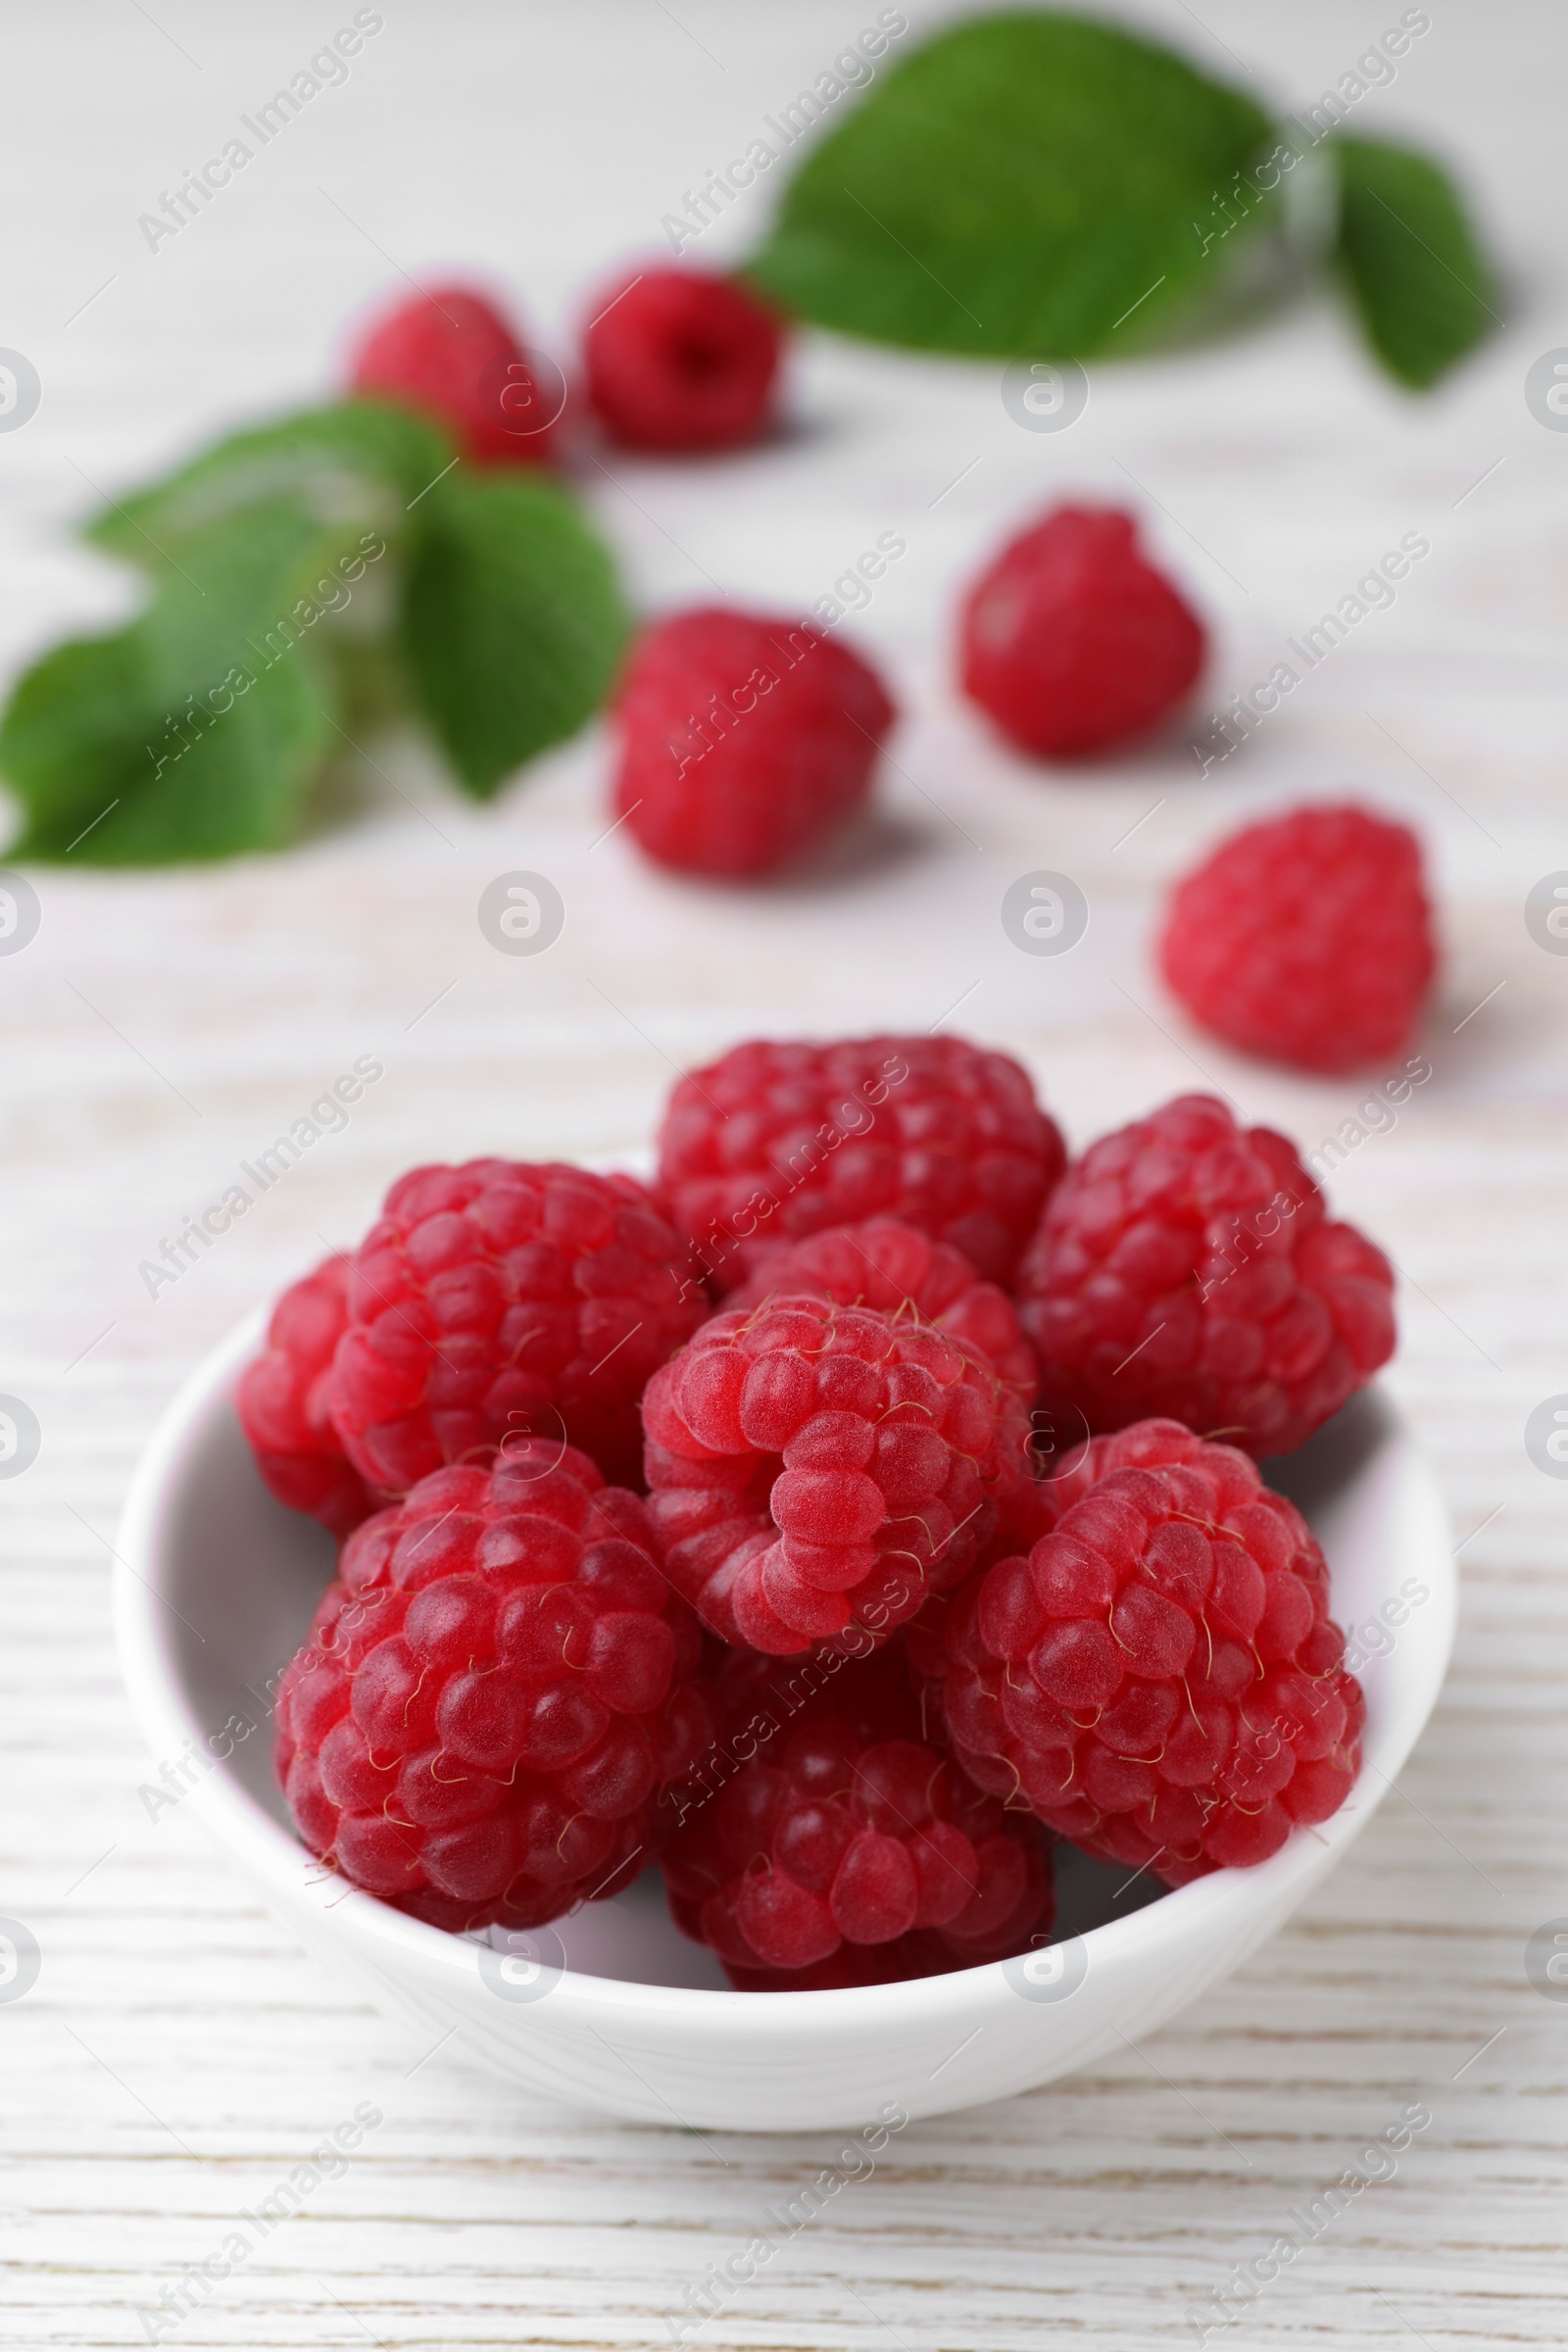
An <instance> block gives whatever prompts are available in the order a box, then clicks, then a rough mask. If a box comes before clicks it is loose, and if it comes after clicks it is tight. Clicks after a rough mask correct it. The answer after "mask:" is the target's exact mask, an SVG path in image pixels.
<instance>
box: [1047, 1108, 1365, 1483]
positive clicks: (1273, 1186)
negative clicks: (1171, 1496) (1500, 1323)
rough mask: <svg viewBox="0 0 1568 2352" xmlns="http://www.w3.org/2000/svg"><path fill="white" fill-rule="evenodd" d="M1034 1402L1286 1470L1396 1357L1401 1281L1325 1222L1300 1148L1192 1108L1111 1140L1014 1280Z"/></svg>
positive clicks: (1056, 1202)
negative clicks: (1193, 1434)
mask: <svg viewBox="0 0 1568 2352" xmlns="http://www.w3.org/2000/svg"><path fill="white" fill-rule="evenodd" d="M1016 1297H1017V1300H1018V1319H1019V1321H1020V1322H1021V1323H1022V1325H1023V1328H1024V1330H1025V1331H1026V1332H1027V1334H1028V1335H1029V1338H1030V1339H1031V1340H1032V1341H1033V1342H1034V1345H1035V1350H1036V1353H1037V1354H1038V1355H1039V1357H1040V1363H1041V1377H1042V1391H1041V1394H1042V1398H1043V1400H1044V1402H1045V1403H1046V1404H1047V1405H1048V1406H1051V1407H1062V1408H1066V1409H1067V1410H1072V1409H1073V1408H1076V1409H1077V1410H1078V1411H1079V1412H1081V1413H1082V1414H1083V1415H1084V1417H1085V1418H1086V1419H1087V1421H1088V1424H1089V1427H1090V1428H1091V1429H1092V1430H1107V1429H1121V1428H1124V1427H1125V1426H1126V1424H1127V1423H1128V1422H1129V1421H1138V1420H1142V1419H1143V1418H1144V1417H1145V1416H1146V1415H1148V1414H1162V1415H1168V1416H1169V1417H1170V1418H1171V1419H1172V1420H1176V1421H1182V1422H1185V1423H1186V1425H1187V1426H1188V1428H1190V1429H1195V1430H1198V1431H1200V1432H1201V1433H1203V1434H1204V1435H1207V1436H1211V1437H1225V1438H1229V1439H1232V1440H1234V1442H1235V1443H1236V1444H1237V1445H1238V1446H1245V1447H1246V1449H1247V1451H1248V1452H1249V1453H1256V1454H1264V1453H1289V1452H1291V1451H1293V1450H1294V1448H1295V1447H1296V1446H1300V1445H1302V1444H1303V1443H1304V1442H1305V1440H1306V1439H1307V1438H1309V1437H1310V1436H1311V1434H1312V1432H1313V1430H1314V1429H1316V1428H1317V1427H1318V1426H1319V1425H1320V1423H1322V1422H1324V1421H1326V1420H1327V1419H1328V1418H1329V1416H1330V1414H1331V1413H1336V1412H1338V1411H1339V1408H1340V1406H1341V1405H1342V1404H1343V1403H1344V1402H1345V1400H1346V1398H1347V1397H1349V1396H1351V1395H1352V1394H1353V1392H1354V1391H1355V1390H1356V1389H1358V1388H1360V1387H1362V1386H1363V1384H1364V1383H1365V1382H1366V1381H1367V1380H1368V1379H1370V1377H1371V1375H1372V1374H1373V1373H1374V1372H1375V1371H1376V1370H1377V1368H1378V1366H1379V1365H1380V1364H1381V1363H1384V1362H1385V1361H1386V1360H1387V1359H1388V1357H1389V1356H1390V1355H1391V1354H1392V1353H1393V1351H1394V1275H1393V1270H1392V1268H1391V1267H1390V1265H1389V1261H1388V1259H1387V1258H1386V1257H1385V1256H1384V1254H1383V1252H1382V1250H1377V1249H1375V1248H1374V1247H1373V1245H1372V1244H1371V1243H1370V1242H1369V1241H1367V1240H1366V1239H1365V1238H1364V1237H1363V1236H1362V1235H1361V1234H1359V1233H1357V1232H1356V1230H1355V1228H1354V1227H1353V1226H1352V1225H1335V1224H1330V1223H1328V1222H1327V1220H1326V1217H1325V1212H1324V1206H1323V1196H1322V1194H1321V1193H1320V1192H1319V1190H1318V1188H1317V1185H1316V1183H1315V1181H1314V1180H1313V1178H1312V1177H1311V1176H1310V1175H1309V1174H1308V1173H1307V1171H1306V1169H1305V1168H1304V1167H1303V1166H1302V1165H1301V1162H1300V1160H1299V1158H1298V1156H1297V1153H1296V1149H1295V1146H1294V1145H1292V1144H1290V1143H1288V1142H1287V1141H1286V1139H1285V1137H1284V1136H1282V1135H1275V1134H1274V1133H1273V1132H1272V1131H1271V1130H1270V1129H1269V1128H1267V1127H1249V1128H1246V1129H1243V1128H1241V1127H1238V1125H1237V1124H1236V1121H1235V1120H1234V1119H1233V1118H1232V1116H1231V1114H1230V1112H1229V1111H1228V1110H1227V1109H1226V1108H1225V1105H1224V1104H1223V1103H1217V1102H1215V1101H1214V1099H1213V1098H1212V1097H1211V1096H1208V1095H1182V1096H1178V1098H1177V1099H1176V1101H1175V1102H1173V1103H1166V1104H1165V1105H1164V1107H1163V1109H1161V1110H1156V1111H1155V1112H1154V1113H1153V1115H1152V1117H1151V1118H1147V1119H1142V1120H1139V1121H1138V1122H1137V1123H1136V1124H1135V1125H1133V1126H1131V1127H1124V1128H1122V1129H1121V1130H1120V1132H1119V1133H1117V1134H1115V1135H1107V1136H1103V1137H1102V1139H1101V1141H1100V1142H1099V1143H1097V1144H1092V1145H1091V1146H1090V1148H1089V1150H1088V1151H1087V1152H1085V1153H1084V1156H1083V1158H1082V1159H1081V1160H1079V1161H1078V1162H1077V1163H1076V1165H1075V1166H1073V1167H1072V1168H1071V1169H1069V1171H1068V1173H1067V1175H1066V1176H1065V1177H1064V1179H1063V1180H1062V1182H1061V1184H1060V1185H1059V1186H1058V1188H1057V1190H1056V1192H1055V1193H1054V1196H1053V1198H1052V1201H1051V1203H1050V1205H1049V1206H1048V1208H1047V1210H1046V1214H1045V1217H1044V1220H1043V1221H1042V1224H1041V1227H1040V1232H1039V1234H1038V1235H1037V1237H1036V1239H1035V1241H1034V1243H1033V1245H1032V1246H1031V1248H1030V1250H1029V1253H1028V1256H1027V1257H1026V1258H1025V1260H1024V1263H1023V1265H1022V1266H1021V1268H1020V1269H1019V1275H1018V1283H1017V1290H1016Z"/></svg>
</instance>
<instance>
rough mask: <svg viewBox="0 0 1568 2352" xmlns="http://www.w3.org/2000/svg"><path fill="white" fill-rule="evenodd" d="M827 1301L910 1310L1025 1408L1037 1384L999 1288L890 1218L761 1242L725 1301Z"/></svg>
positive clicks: (959, 1256) (1031, 1356)
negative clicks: (966, 1351)
mask: <svg viewBox="0 0 1568 2352" xmlns="http://www.w3.org/2000/svg"><path fill="white" fill-rule="evenodd" d="M790 1292H797V1293H801V1294H804V1295H805V1296H807V1297H809V1298H812V1299H833V1300H834V1301H835V1303H836V1304H837V1305H839V1306H874V1307H876V1308H878V1309H879V1311H880V1312H881V1313H883V1314H886V1315H898V1314H900V1313H910V1312H912V1313H913V1314H914V1315H915V1316H916V1318H917V1319H918V1320H919V1321H920V1322H922V1323H933V1324H935V1326H936V1328H937V1330H938V1331H945V1332H948V1333H950V1334H951V1335H952V1337H953V1338H954V1339H956V1340H961V1341H963V1342H964V1344H965V1345H966V1346H967V1347H969V1348H976V1349H978V1351H979V1352H980V1354H982V1355H983V1356H985V1357H986V1359H987V1361H988V1362H989V1363H990V1364H991V1365H992V1366H993V1368H994V1369H995V1370H996V1372H997V1373H998V1374H999V1375H1000V1377H1001V1378H1002V1379H1003V1380H1005V1382H1006V1384H1007V1386H1008V1388H1009V1389H1016V1390H1017V1392H1018V1394H1019V1396H1020V1397H1022V1398H1023V1400H1024V1402H1025V1403H1026V1404H1032V1403H1033V1402H1034V1396H1035V1391H1036V1389H1037V1388H1038V1387H1039V1386H1040V1366H1039V1365H1038V1364H1037V1363H1036V1361H1035V1351H1034V1349H1033V1348H1031V1347H1030V1345H1029V1343H1028V1341H1027V1340H1026V1339H1025V1338H1024V1336H1023V1333H1022V1332H1021V1330H1020V1329H1019V1327H1018V1310H1017V1308H1016V1307H1015V1306H1014V1305H1013V1303H1012V1300H1011V1299H1009V1298H1008V1297H1007V1294H1006V1292H1005V1291H1003V1290H999V1289H998V1287H997V1285H996V1284H995V1283H994V1282H981V1281H980V1280H979V1278H978V1277H977V1276H976V1274H975V1270H974V1268H973V1266H971V1265H970V1263H969V1260H968V1259H967V1258H966V1257H965V1256H964V1254H963V1251H962V1250H955V1249H953V1248H951V1247H950V1245H949V1244H948V1243H946V1242H934V1241H932V1239H931V1237H930V1235H929V1234H924V1233H919V1232H917V1231H916V1229H915V1228H914V1226H912V1225H904V1224H901V1223H900V1221H899V1219H898V1218H897V1217H869V1218H867V1219H866V1221H865V1222H864V1223H863V1224H860V1225H830V1226H829V1227H828V1228H827V1229H826V1231H825V1232H822V1233H813V1234H811V1235H809V1237H808V1239H807V1240H806V1241H804V1242H769V1243H767V1244H765V1245H764V1246H763V1247H762V1248H761V1249H760V1250H759V1251H758V1253H757V1255H756V1257H755V1259H754V1261H753V1272H752V1274H751V1276H750V1277H749V1279H748V1280H747V1281H746V1282H744V1283H743V1284H742V1285H741V1287H740V1289H739V1290H738V1291H732V1292H731V1293H730V1294H729V1297H728V1299H727V1300H726V1302H725V1303H726V1304H727V1305H729V1306H731V1307H739V1306H747V1307H750V1306H760V1305H761V1303H762V1301H763V1299H769V1298H772V1297H773V1296H774V1295H775V1294H776V1295H778V1296H781V1297H782V1296H784V1295H785V1294H787V1293H790Z"/></svg>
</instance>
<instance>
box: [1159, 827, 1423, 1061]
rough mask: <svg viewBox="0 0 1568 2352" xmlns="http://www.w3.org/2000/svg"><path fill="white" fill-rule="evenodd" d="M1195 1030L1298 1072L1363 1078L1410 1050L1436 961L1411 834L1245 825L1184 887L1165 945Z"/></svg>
mask: <svg viewBox="0 0 1568 2352" xmlns="http://www.w3.org/2000/svg"><path fill="white" fill-rule="evenodd" d="M1159 957H1160V965H1161V968H1162V969H1163V971H1164V975H1165V978H1166V980H1167V981H1168V983H1169V985H1170V987H1171V989H1172V991H1173V992H1174V993H1175V995H1176V996H1178V997H1179V998H1180V999H1181V1001H1182V1003H1183V1004H1184V1005H1186V1006H1187V1009H1188V1010H1189V1012H1191V1014H1192V1015H1193V1018H1194V1019H1195V1020H1196V1021H1199V1022H1200V1023H1201V1025H1202V1027H1203V1028H1205V1029H1207V1030H1209V1031H1211V1032H1212V1034H1213V1035H1214V1036H1215V1037H1222V1038H1224V1039H1225V1041H1226V1043H1227V1044H1229V1045H1232V1046H1238V1047H1240V1048H1241V1050H1242V1052H1243V1053H1246V1054H1264V1055H1267V1056H1269V1057H1271V1058H1272V1059H1274V1060H1276V1061H1285V1062H1290V1063H1293V1064H1294V1065H1295V1066H1296V1067H1297V1068H1299V1069H1304V1070H1323V1071H1340V1070H1354V1069H1360V1068H1363V1067H1364V1066H1365V1065H1366V1064H1367V1063H1368V1062H1371V1061H1377V1060H1379V1059H1381V1058H1382V1057H1383V1056H1384V1055H1386V1054H1397V1053H1398V1051H1399V1050H1400V1048H1401V1047H1402V1046H1404V1045H1406V1044H1407V1043H1408V1042H1409V1038H1410V1034H1411V1031H1412V1030H1413V1029H1414V1027H1415V1024H1416V1021H1417V1018H1418V1017H1419V1014H1420V1011H1421V1006H1422V1005H1423V1003H1424V1002H1425V1000H1426V996H1427V992H1428V990H1429V989H1430V988H1431V985H1432V975H1433V972H1434V970H1435V968H1436V963H1437V958H1436V955H1435V953H1434V950H1433V945H1432V916H1431V909H1430V907H1428V904H1427V895H1426V890H1425V887H1424V885H1423V882H1422V877H1421V849H1420V844H1419V843H1418V842H1417V840H1416V837H1415V835H1414V834H1413V833H1412V832H1411V831H1410V830H1409V828H1408V826H1406V825H1397V824H1392V823H1390V822H1389V821H1388V820H1387V819H1386V818H1384V817H1380V816H1375V815H1373V814H1372V812H1371V811H1370V810H1369V809H1357V808H1354V807H1347V808H1314V809H1295V810H1294V811H1293V812H1292V813H1291V814H1290V815H1289V816H1281V817H1272V818H1269V819H1267V820H1266V821H1265V822H1263V823H1261V824H1255V825H1247V826H1245V827H1244V828H1243V830H1242V831H1241V832H1239V833H1234V834H1232V835H1231V837H1230V839H1229V840H1228V841H1224V842H1222V843H1221V844H1220V846H1219V848H1218V849H1217V850H1216V851H1214V853H1213V855H1212V856H1211V857H1209V858H1205V860H1204V861H1203V863H1202V864H1201V866H1199V867H1198V868H1197V869H1196V871H1195V872H1193V873H1191V874H1189V875H1188V876H1187V878H1186V879H1185V881H1183V882H1180V883H1178V885H1177V887H1176V890H1175V892H1174V893H1173V895H1172V898H1171V902H1170V909H1169V912H1168V914H1167V915H1166V918H1165V928H1164V932H1163V935H1162V937H1161V940H1160V946H1159Z"/></svg>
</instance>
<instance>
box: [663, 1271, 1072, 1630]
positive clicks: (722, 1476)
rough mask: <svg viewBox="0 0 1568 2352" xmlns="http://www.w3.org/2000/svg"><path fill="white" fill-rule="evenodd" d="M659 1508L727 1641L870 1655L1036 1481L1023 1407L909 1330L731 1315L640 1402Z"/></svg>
mask: <svg viewBox="0 0 1568 2352" xmlns="http://www.w3.org/2000/svg"><path fill="white" fill-rule="evenodd" d="M643 1420H644V1425H645V1427H646V1429H647V1432H648V1448H647V1456H646V1467H647V1473H648V1482H649V1485H650V1487H651V1488H652V1490H653V1492H652V1494H651V1495H650V1497H649V1512H650V1516H651V1517H652V1520H653V1523H654V1527H655V1529H656V1531H657V1533H658V1535H659V1538H660V1540H661V1542H662V1544H663V1546H664V1565H665V1568H666V1570H667V1572H668V1574H669V1578H670V1581H671V1583H672V1584H673V1585H674V1586H675V1588H676V1590H677V1591H678V1592H679V1593H682V1594H684V1596H685V1597H686V1598H687V1599H688V1600H690V1601H692V1602H693V1603H694V1605H695V1606H696V1608H697V1611H698V1614H699V1616H700V1617H701V1618H702V1620H703V1622H704V1624H705V1625H707V1626H708V1627H709V1628H710V1629H711V1631H712V1632H714V1633H716V1634H717V1635H719V1637H720V1638H721V1639H722V1640H723V1641H726V1642H735V1643H737V1644H749V1645H750V1646H751V1647H752V1648H754V1649H760V1650H766V1651H768V1652H769V1653H771V1654H772V1655H775V1656H780V1657H787V1656H791V1655H796V1654H799V1653H800V1652H802V1651H804V1650H808V1649H810V1648H811V1647H813V1645H814V1644H815V1643H817V1642H823V1641H831V1642H834V1643H835V1644H836V1645H837V1646H838V1647H840V1648H843V1649H847V1650H852V1651H856V1652H858V1653H863V1652H864V1651H865V1650H866V1649H868V1648H869V1647H870V1644H871V1642H872V1641H873V1640H876V1639H880V1638H881V1637H883V1636H885V1635H887V1634H889V1633H891V1632H892V1631H893V1630H894V1628H895V1627H897V1626H900V1625H902V1624H903V1623H904V1622H905V1620H906V1619H907V1618H908V1617H912V1616H913V1614H914V1612H915V1611H916V1609H918V1607H919V1606H920V1603H921V1601H922V1600H923V1598H924V1597H925V1594H926V1593H927V1592H928V1591H944V1590H948V1589H950V1588H951V1587H953V1586H954V1585H956V1584H957V1582H958V1580H959V1578H960V1577H961V1576H962V1575H963V1573H964V1571H965V1569H966V1568H967V1567H968V1566H969V1565H970V1563H971V1562H972V1561H973V1560H974V1559H975V1558H976V1557H977V1556H978V1553H979V1549H980V1546H981V1544H982V1543H983V1542H984V1541H985V1539H986V1537H987V1536H988V1535H989V1534H990V1532H991V1529H992V1526H993V1524H994V1523H995V1518H996V1500H995V1498H996V1497H997V1496H998V1495H1006V1494H1009V1493H1010V1492H1011V1491H1012V1489H1013V1488H1015V1487H1016V1486H1017V1485H1019V1484H1020V1482H1021V1480H1022V1479H1023V1477H1024V1476H1025V1475H1026V1471H1025V1446H1026V1444H1027V1439H1028V1425H1027V1421H1026V1419H1025V1415H1024V1410H1023V1407H1022V1405H1021V1404H1020V1403H1019V1401H1018V1398H1017V1397H1016V1396H1015V1395H1014V1394H1013V1392H1012V1391H1011V1390H1010V1389H1007V1388H1005V1387H1004V1386H1003V1384H1002V1383H1001V1381H1000V1380H999V1379H998V1378H997V1375H996V1373H995V1372H994V1371H993V1370H992V1368H991V1366H990V1365H989V1364H988V1363H987V1362H986V1361H985V1359H984V1357H982V1356H979V1355H977V1354H975V1353H974V1352H973V1351H972V1350H971V1349H968V1348H964V1347H963V1346H962V1344H961V1343H959V1342H957V1341H956V1340H953V1339H950V1338H945V1337H944V1336H943V1334H942V1333H940V1332H938V1331H934V1330H932V1329H931V1327H930V1326H929V1325H928V1324H923V1323H919V1322H916V1321H914V1320H913V1319H912V1318H910V1317H900V1318H897V1319H895V1318H894V1317H893V1316H890V1315H884V1314H879V1313H877V1312H876V1311H875V1310H874V1309H872V1308H869V1307H842V1306H836V1305H834V1304H832V1303H831V1302H829V1301H828V1300H825V1299H810V1298H805V1297H800V1298H782V1299H771V1300H769V1302H768V1303H767V1304H766V1305H764V1306H760V1307H758V1308H756V1309H755V1310H754V1311H753V1312H752V1313H750V1314H747V1313H745V1312H734V1313H727V1314H722V1315H716V1316H715V1317H714V1318H713V1320H712V1321H711V1323H708V1324H705V1325H704V1327H703V1329H702V1330H701V1331H700V1332H699V1333H698V1334H697V1337H696V1339H695V1340H693V1341H692V1343H691V1345H690V1346H689V1347H688V1348H684V1349H683V1350H682V1351H681V1353H680V1354H679V1355H677V1356H676V1357H675V1358H674V1359H673V1360H672V1361H671V1362H670V1363H668V1364H666V1365H664V1367H663V1368H662V1370H661V1371H659V1372H656V1373H655V1375H654V1377H653V1379H652V1380H651V1381H650V1382H649V1384H648V1390H647V1394H646V1395H645V1397H644V1398H643Z"/></svg>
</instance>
